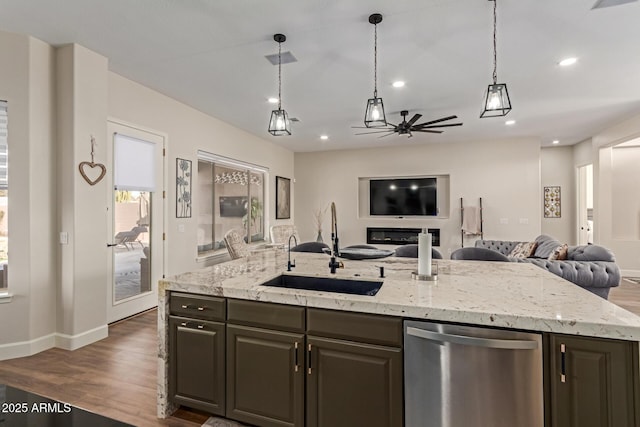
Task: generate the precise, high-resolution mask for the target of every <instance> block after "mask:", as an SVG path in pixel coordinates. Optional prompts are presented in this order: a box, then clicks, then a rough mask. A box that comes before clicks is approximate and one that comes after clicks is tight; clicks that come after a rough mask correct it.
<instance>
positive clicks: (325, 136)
mask: <svg viewBox="0 0 640 427" xmlns="http://www.w3.org/2000/svg"><path fill="white" fill-rule="evenodd" d="M320 139H321V140H323V141H325V140H327V139H329V137H328V136H327V135H320Z"/></svg>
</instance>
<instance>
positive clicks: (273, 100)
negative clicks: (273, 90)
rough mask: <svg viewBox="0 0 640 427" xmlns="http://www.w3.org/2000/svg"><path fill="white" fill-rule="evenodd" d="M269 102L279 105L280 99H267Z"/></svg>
mask: <svg viewBox="0 0 640 427" xmlns="http://www.w3.org/2000/svg"><path fill="white" fill-rule="evenodd" d="M267 101H269V104H277V103H278V98H269V99H267Z"/></svg>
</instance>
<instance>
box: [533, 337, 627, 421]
mask: <svg viewBox="0 0 640 427" xmlns="http://www.w3.org/2000/svg"><path fill="white" fill-rule="evenodd" d="M545 340H546V342H547V345H546V349H547V360H546V361H547V365H548V366H547V369H546V372H547V383H548V393H547V401H546V405H547V424H548V425H549V426H550V427H637V426H639V425H640V419H639V418H638V413H637V408H639V407H640V406H639V405H638V382H637V378H638V366H637V360H638V357H637V352H638V349H637V343H635V342H629V341H618V340H609V339H600V338H586V337H578V336H573V335H559V334H547V336H546V337H545Z"/></svg>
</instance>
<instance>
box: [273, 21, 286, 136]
mask: <svg viewBox="0 0 640 427" xmlns="http://www.w3.org/2000/svg"><path fill="white" fill-rule="evenodd" d="M273 39H274V40H275V41H276V42H278V109H277V110H273V111H272V112H271V120H269V133H270V134H271V135H273V136H280V135H291V122H289V115H288V114H287V112H286V111H284V110H283V109H282V58H281V56H282V43H284V42H285V40H287V37H286V36H285V35H284V34H274V36H273Z"/></svg>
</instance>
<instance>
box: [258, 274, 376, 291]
mask: <svg viewBox="0 0 640 427" xmlns="http://www.w3.org/2000/svg"><path fill="white" fill-rule="evenodd" d="M262 286H275V287H278V288H290V289H305V290H308V291H322V292H336V293H341V294H353V295H369V296H373V295H375V294H377V293H378V291H379V290H380V287H381V286H382V282H380V281H373V280H351V279H332V278H328V277H308V276H293V275H288V274H283V275H282V276H278V277H276V278H275V279H271V280H269V281H268V282H265V283H263V284H262Z"/></svg>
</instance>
